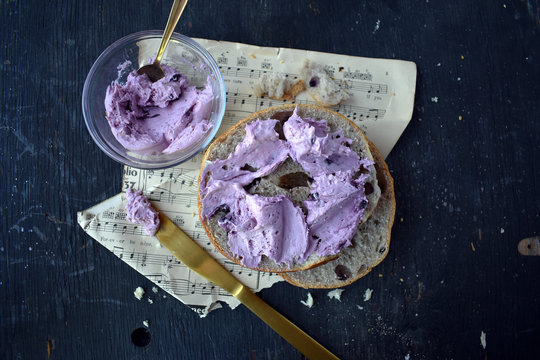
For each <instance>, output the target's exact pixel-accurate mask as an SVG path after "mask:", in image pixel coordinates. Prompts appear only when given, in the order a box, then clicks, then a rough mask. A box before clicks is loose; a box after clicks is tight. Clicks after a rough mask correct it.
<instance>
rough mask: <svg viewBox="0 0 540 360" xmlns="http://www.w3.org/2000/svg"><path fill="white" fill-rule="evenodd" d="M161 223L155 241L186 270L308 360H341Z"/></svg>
mask: <svg viewBox="0 0 540 360" xmlns="http://www.w3.org/2000/svg"><path fill="white" fill-rule="evenodd" d="M159 220H160V222H161V225H160V229H159V230H158V232H157V233H156V237H157V238H158V239H159V241H160V242H161V244H163V246H165V247H166V248H167V249H168V250H169V251H170V252H171V253H172V254H173V255H174V256H175V257H176V258H177V259H178V260H180V261H181V262H182V263H183V264H184V265H185V266H187V267H189V268H190V269H191V270H193V271H195V272H196V273H198V274H199V275H201V276H203V277H205V278H206V279H208V280H209V281H211V282H213V283H214V284H216V285H217V286H219V287H221V288H222V289H224V290H226V291H227V292H229V293H230V294H231V295H233V296H234V297H236V298H237V299H238V300H240V301H241V302H242V303H243V304H244V305H245V306H247V308H248V309H249V310H251V311H253V313H255V315H257V316H258V317H260V318H261V319H262V320H263V321H264V322H265V323H266V324H268V326H270V327H271V328H272V329H273V330H274V331H275V332H277V333H278V334H279V335H280V336H281V337H283V338H284V339H285V340H287V341H288V342H289V344H291V345H292V346H294V347H295V348H296V349H297V350H298V351H300V352H301V353H302V354H304V355H305V356H306V357H308V358H309V359H338V360H339V358H338V357H337V356H335V355H334V354H332V353H331V352H330V351H328V350H327V349H326V348H325V347H323V346H322V345H321V344H319V343H318V342H317V341H315V340H314V339H313V338H312V337H310V336H309V335H308V334H306V333H305V332H303V331H302V330H300V328H299V327H297V326H296V325H294V324H293V323H292V322H290V321H289V320H287V318H285V317H284V316H283V315H281V314H280V313H278V312H277V311H276V310H274V309H273V308H272V307H271V306H270V305H268V304H267V303H265V302H264V301H262V300H261V299H260V298H259V297H258V296H257V295H255V294H254V293H253V292H252V291H251V290H250V289H249V288H248V287H246V286H244V285H243V284H242V283H241V282H240V281H238V280H237V279H236V278H235V277H234V276H233V275H231V273H230V272H229V271H228V270H227V269H225V268H224V267H223V266H222V265H221V264H219V263H218V262H217V261H216V260H215V259H214V258H213V257H212V256H210V254H208V253H207V252H206V251H205V250H204V249H203V248H202V247H200V246H199V245H198V244H197V243H196V242H195V241H193V240H192V239H191V238H190V237H189V236H188V235H187V234H186V233H185V232H183V231H182V229H180V228H179V227H178V226H176V224H175V223H173V222H172V221H171V219H169V218H168V217H167V216H166V215H165V214H163V213H162V212H159Z"/></svg>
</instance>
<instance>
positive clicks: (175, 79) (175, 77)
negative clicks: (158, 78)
mask: <svg viewBox="0 0 540 360" xmlns="http://www.w3.org/2000/svg"><path fill="white" fill-rule="evenodd" d="M178 80H180V74H174V75H173V76H172V78H171V81H175V82H176V81H178Z"/></svg>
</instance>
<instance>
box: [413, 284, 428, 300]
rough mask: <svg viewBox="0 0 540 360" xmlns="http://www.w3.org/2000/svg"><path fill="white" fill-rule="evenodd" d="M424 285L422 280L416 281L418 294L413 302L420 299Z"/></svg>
mask: <svg viewBox="0 0 540 360" xmlns="http://www.w3.org/2000/svg"><path fill="white" fill-rule="evenodd" d="M425 288H426V287H425V286H424V283H423V282H421V281H420V282H418V295H417V296H416V300H415V302H418V301H420V299H421V298H422V294H423V293H424V289H425Z"/></svg>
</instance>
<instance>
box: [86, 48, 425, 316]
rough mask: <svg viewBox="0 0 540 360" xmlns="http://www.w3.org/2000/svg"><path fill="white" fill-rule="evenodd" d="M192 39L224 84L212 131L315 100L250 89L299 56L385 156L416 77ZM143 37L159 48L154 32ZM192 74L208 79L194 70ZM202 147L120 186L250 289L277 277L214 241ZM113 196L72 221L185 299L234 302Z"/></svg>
mask: <svg viewBox="0 0 540 360" xmlns="http://www.w3.org/2000/svg"><path fill="white" fill-rule="evenodd" d="M197 41H198V42H199V43H200V44H201V45H202V46H203V47H205V48H206V49H207V50H208V51H209V52H210V54H212V55H213V56H214V58H215V59H216V60H217V62H218V64H219V67H220V70H221V73H222V75H223V80H224V82H225V85H226V98H227V104H226V109H225V114H224V116H223V119H222V123H221V126H220V128H219V130H218V132H217V136H219V135H220V134H223V133H224V132H225V131H226V130H227V129H229V128H230V127H232V126H234V125H235V124H236V123H238V122H239V121H241V120H242V119H244V118H245V117H247V116H249V115H250V114H252V113H254V112H256V111H259V110H262V109H265V108H268V107H272V106H279V105H283V104H291V103H296V104H313V103H314V101H313V99H311V97H310V96H309V95H308V94H307V92H303V93H300V94H299V95H298V96H297V97H296V99H295V100H294V101H292V102H291V101H284V100H273V99H269V98H266V97H257V96H255V95H254V94H253V88H254V86H255V84H256V82H257V81H258V79H259V78H260V77H261V76H262V75H264V74H266V73H277V74H281V75H283V76H286V77H287V78H289V79H291V80H293V81H294V80H297V79H299V77H300V75H299V74H300V72H301V67H302V65H303V60H304V59H309V60H310V61H313V62H318V63H320V64H323V65H324V67H325V69H326V70H327V71H328V72H329V73H330V74H332V77H333V78H334V79H335V81H336V82H338V84H339V86H341V87H343V88H345V89H346V90H347V91H348V92H349V93H350V94H351V97H350V99H349V100H347V101H346V102H344V103H342V104H340V105H338V106H334V107H332V109H333V110H335V111H337V112H339V113H341V114H343V115H344V116H346V117H347V118H349V119H351V120H352V121H353V122H355V123H356V124H357V125H358V126H360V127H361V128H362V129H363V130H364V131H365V132H366V135H367V136H368V138H370V139H371V140H372V141H374V142H375V144H376V145H377V147H378V148H379V150H380V151H381V153H382V154H383V156H386V155H387V154H388V153H389V152H390V150H391V149H392V147H393V145H394V144H395V143H396V141H397V139H398V138H399V136H400V134H401V133H402V132H403V130H404V129H405V127H406V125H407V123H408V122H409V120H410V117H411V114H412V106H413V102H414V92H415V82H416V66H415V65H414V64H413V63H410V62H404V61H399V60H385V59H369V58H360V57H354V56H344V55H336V54H327V53H318V52H310V51H303V50H295V49H278V48H268V47H265V48H264V47H256V46H250V45H245V44H238V43H228V42H217V41H212V40H205V39H197ZM145 44H146V43H145ZM147 44H148V46H154V47H155V48H157V47H158V46H159V40H156V41H155V43H154V44H152V42H151V41H149V42H148V43H147ZM141 51H142V49H141ZM250 54H253V55H255V57H252V56H250ZM178 70H180V72H183V73H185V74H188V76H191V75H195V74H194V72H193V69H192V68H191V67H190V65H189V64H182V65H181V66H180V67H179V69H178ZM190 80H193V81H195V83H197V82H199V83H204V82H205V81H206V79H199V78H197V76H195V77H194V78H193V79H190ZM203 155H204V150H203V151H202V152H201V153H200V154H198V155H197V156H194V157H192V158H191V159H189V160H188V161H186V162H184V163H182V164H180V165H178V166H175V167H172V168H168V169H160V170H141V169H136V168H132V167H129V166H125V167H124V176H123V182H122V190H124V191H125V190H127V189H130V188H135V189H138V190H142V191H143V192H144V193H145V194H146V195H147V196H148V197H149V199H150V201H151V202H152V203H153V204H154V205H155V206H156V207H157V208H159V209H160V211H163V212H164V213H165V214H166V215H167V216H169V217H170V218H171V219H172V220H173V221H174V222H175V223H176V224H177V225H178V226H179V227H181V228H182V229H183V230H184V231H185V232H186V234H188V235H189V236H191V238H192V239H194V241H196V242H197V243H198V244H199V245H200V246H201V247H203V248H204V249H206V251H208V252H209V253H210V254H211V255H212V256H214V257H215V258H216V260H217V261H219V262H220V263H221V264H223V266H225V268H227V269H228V270H229V271H230V272H231V274H232V275H234V276H235V277H237V278H238V279H240V280H241V281H242V283H244V284H245V285H246V286H248V287H250V288H251V289H254V290H255V291H259V290H261V289H263V288H266V287H269V286H272V284H274V283H275V282H278V281H281V277H280V276H279V275H277V274H272V273H264V272H258V271H254V270H249V269H246V268H244V267H242V266H240V265H238V264H236V263H234V262H232V261H230V260H228V259H227V258H225V257H224V256H223V255H222V254H221V253H220V252H219V251H218V250H217V249H216V248H215V247H214V246H213V245H212V242H211V241H210V239H209V238H208V236H207V235H206V233H205V231H204V228H203V226H202V224H201V222H200V220H199V216H198V210H197V186H198V185H197V180H198V177H199V170H200V165H201V161H202V157H203ZM113 199H115V198H112V199H110V200H108V201H107V202H106V203H107V204H106V205H104V204H101V205H98V206H96V207H95V208H92V209H88V210H87V211H86V212H81V213H79V217H78V221H79V223H80V224H81V226H82V227H83V228H84V229H85V231H86V232H87V233H89V234H90V235H91V236H92V237H94V238H95V239H96V240H97V241H99V242H100V243H101V244H103V246H105V247H106V248H107V249H109V250H110V251H111V252H113V253H114V255H115V256H117V257H118V258H119V259H121V260H122V261H124V262H126V263H127V264H129V265H130V266H132V267H133V268H134V269H136V270H137V271H139V272H140V273H142V274H143V275H145V276H146V277H147V278H148V279H150V280H151V281H153V282H154V283H156V285H158V286H160V287H161V288H162V289H164V290H165V291H167V292H169V293H170V294H172V295H173V296H175V297H176V298H178V299H180V300H181V301H183V302H184V303H186V304H190V305H197V306H201V305H202V306H206V305H208V304H210V303H211V302H212V301H215V300H216V299H217V300H222V301H225V302H227V303H228V304H229V305H230V306H231V307H232V308H234V307H236V306H237V305H238V304H239V302H238V301H237V300H236V299H235V298H233V297H231V296H230V295H229V294H227V293H226V292H225V291H223V290H222V289H220V288H219V287H216V286H215V285H213V284H210V283H208V282H207V281H206V280H205V279H203V278H201V277H200V276H198V275H197V274H196V273H193V272H192V271H190V270H189V269H188V268H186V267H185V266H184V265H183V264H182V263H181V262H180V261H178V260H177V259H176V258H175V257H174V256H172V254H170V253H169V252H168V250H167V249H165V248H163V247H161V246H160V244H159V241H158V240H157V239H156V238H154V237H151V236H148V235H147V234H146V233H145V231H144V229H143V228H142V227H141V226H135V225H133V224H130V223H128V222H127V221H126V219H125V217H126V214H125V211H124V209H123V208H122V204H121V203H119V202H118V201H117V200H118V199H115V200H114V201H115V202H114V204H113ZM109 201H110V202H111V205H110V206H109V205H108V203H109ZM98 207H99V210H96V208H98Z"/></svg>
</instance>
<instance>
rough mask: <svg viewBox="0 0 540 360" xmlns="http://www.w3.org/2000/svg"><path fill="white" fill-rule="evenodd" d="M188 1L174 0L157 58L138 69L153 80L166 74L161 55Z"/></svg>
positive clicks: (140, 73)
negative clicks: (162, 66)
mask: <svg viewBox="0 0 540 360" xmlns="http://www.w3.org/2000/svg"><path fill="white" fill-rule="evenodd" d="M187 2H188V0H174V3H173V6H172V8H171V13H170V14H169V20H167V26H165V31H164V32H163V37H162V38H161V45H159V50H158V53H157V55H156V59H155V60H154V62H153V63H152V64H149V65H145V66H143V67H141V68H140V69H139V70H137V74H139V75H143V74H146V75H148V78H149V79H150V81H152V82H156V81H158V80H159V79H161V78H163V77H164V76H165V73H164V72H163V69H162V68H161V65H160V61H161V57H162V56H163V53H164V52H165V49H166V48H167V44H168V43H169V40H170V39H171V35H172V33H173V30H174V28H175V27H176V24H177V23H178V19H180V15H182V12H183V11H184V8H185V7H186V4H187Z"/></svg>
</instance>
